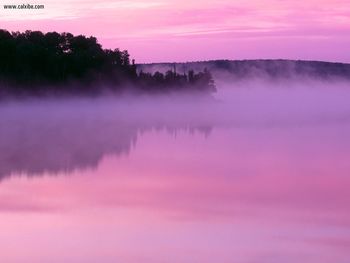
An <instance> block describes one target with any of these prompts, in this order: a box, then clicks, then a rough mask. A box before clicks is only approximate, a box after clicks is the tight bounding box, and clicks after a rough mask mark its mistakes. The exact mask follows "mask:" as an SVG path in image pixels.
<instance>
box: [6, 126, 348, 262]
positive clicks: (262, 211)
mask: <svg viewBox="0 0 350 263" xmlns="http://www.w3.org/2000/svg"><path fill="white" fill-rule="evenodd" d="M316 130H317V132H316ZM349 132H350V126H349V125H347V124H333V125H324V126H319V127H317V129H316V128H315V127H313V126H306V127H294V128H290V127H289V128H281V127H279V128H278V127H277V128H271V127H270V128H220V127H219V128H216V129H214V130H213V132H212V133H211V134H210V136H208V137H206V136H204V135H203V134H196V133H195V134H190V133H188V132H184V131H183V132H179V133H177V134H176V136H174V135H170V134H169V133H166V132H164V131H148V132H145V133H143V134H142V135H139V138H138V143H137V146H136V147H134V148H133V149H132V150H131V152H130V155H128V156H122V157H116V156H114V155H108V156H106V157H105V158H104V159H103V160H102V161H101V162H100V163H99V165H98V167H97V168H96V169H90V170H84V171H80V170H77V171H75V172H72V173H70V174H58V175H57V176H50V175H48V174H47V175H44V176H40V177H31V178H27V177H24V176H22V177H18V176H13V177H11V178H9V179H6V180H4V181H3V182H1V184H0V200H1V201H0V222H1V224H0V233H1V235H0V248H1V249H0V251H1V260H2V261H3V262H9V263H11V262H16V263H17V262H28V259H29V261H30V262H34V263H36V262H68V263H71V262H130V263H133V262H135V263H136V262H208V263H209V262H263V263H264V262H287V263H288V262H308V263H309V262H311V263H316V262H317V263H326V262H327V263H328V262H338V263H343V262H344V263H347V262H349V260H350V254H349V252H348V251H349V248H350V211H349V209H348V206H349V203H350V192H349V191H348V189H349V187H350V177H349V172H348V171H349V170H350V169H349V168H350V164H349V162H348V156H349V154H350V141H349V140H346V138H347V135H346V134H349ZM18 251H20V252H21V253H19V252H18Z"/></svg>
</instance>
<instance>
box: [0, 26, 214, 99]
mask: <svg viewBox="0 0 350 263" xmlns="http://www.w3.org/2000/svg"><path fill="white" fill-rule="evenodd" d="M69 84H74V85H69ZM125 84H131V85H132V86H133V87H136V88H139V89H140V90H143V91H152V92H156V91H169V90H176V89H193V90H200V91H206V92H212V91H215V85H214V82H213V79H212V76H211V74H210V72H209V71H207V70H204V72H199V73H194V72H193V71H189V72H188V74H182V75H181V74H177V73H176V71H175V70H174V72H173V71H172V70H169V71H168V72H166V73H165V74H163V73H160V72H156V73H154V74H151V73H144V72H142V71H141V72H140V73H137V69H136V65H135V64H134V60H133V61H132V63H130V55H129V53H128V51H126V50H123V51H121V50H119V49H114V50H111V49H103V48H102V46H101V45H100V44H99V43H98V41H97V39H96V38H95V37H92V36H91V37H86V36H83V35H77V36H74V35H72V34H71V33H57V32H48V33H42V32H40V31H29V30H27V31H25V32H23V33H20V32H12V33H10V32H8V31H6V30H0V89H8V90H16V92H18V91H23V90H24V91H26V92H40V91H42V90H46V89H55V90H59V91H68V92H70V91H75V92H85V91H92V90H94V91H96V90H98V89H99V87H101V86H108V87H109V88H110V89H113V90H119V89H122V88H124V87H125V86H127V85H125ZM129 86H130V85H129ZM48 87H50V88H48Z"/></svg>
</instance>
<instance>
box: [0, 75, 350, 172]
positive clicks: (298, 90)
mask: <svg viewBox="0 0 350 263" xmlns="http://www.w3.org/2000/svg"><path fill="white" fill-rule="evenodd" d="M217 85H218V92H217V93H215V94H213V96H212V97H208V96H203V97H200V96H198V95H188V94H187V95H169V96H166V95H163V96H160V95H157V96H152V95H147V96H146V95H145V96H135V97H133V96H122V97H113V96H109V97H108V96H105V97H99V98H94V99H93V98H80V99H78V98H67V99H63V98H60V99H57V100H55V99H53V98H46V99H26V100H19V101H7V102H6V101H3V102H1V103H0V149H1V152H0V177H4V176H6V175H10V174H12V173H25V174H36V173H42V172H44V171H49V172H60V171H70V170H74V169H77V168H86V167H96V166H97V165H98V162H99V161H100V160H101V158H102V157H103V156H105V155H108V154H117V155H119V154H128V152H129V151H130V150H131V149H132V147H137V138H138V136H139V134H140V133H143V132H147V131H150V130H153V129H157V130H158V129H164V130H166V131H169V133H171V134H176V132H177V131H179V130H185V131H190V132H198V133H201V134H203V135H204V136H210V132H211V131H212V130H213V129H216V128H224V127H225V128H240V129H246V130H249V129H269V128H273V127H275V128H276V127H278V128H281V129H285V130H292V129H295V128H300V127H307V128H310V129H313V130H314V132H315V134H317V133H318V132H319V130H322V129H324V128H325V127H329V126H336V127H337V129H339V134H342V135H343V136H345V137H344V138H343V139H344V140H346V139H347V135H345V134H344V133H343V132H344V131H345V130H346V131H348V130H349V124H350V103H349V101H350V85H349V83H346V82H330V81H329V82H321V81H316V80H304V81H300V82H297V81H293V82H282V81H278V82H271V81H259V80H252V81H239V82H235V83H228V82H225V81H223V80H218V81H217ZM268 139H273V138H268ZM305 143H307V141H306V142H305ZM344 143H347V142H345V141H344Z"/></svg>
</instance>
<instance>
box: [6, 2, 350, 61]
mask: <svg viewBox="0 0 350 263" xmlns="http://www.w3.org/2000/svg"><path fill="white" fill-rule="evenodd" d="M21 3H22V2H18V1H17V0H7V2H6V4H21ZM28 3H31V4H44V5H45V9H44V10H11V11H9V10H4V9H3V7H1V9H0V27H1V28H4V29H7V30H11V31H15V30H20V31H22V30H26V29H31V30H42V31H59V32H63V31H69V32H72V33H74V34H85V35H94V36H96V37H97V38H98V39H99V41H100V43H102V45H103V46H104V47H106V48H116V47H119V48H121V49H128V50H129V52H130V53H131V56H132V57H133V58H135V59H136V61H137V62H161V61H193V60H208V59H254V58H286V59H306V60H327V61H340V62H350V48H349V47H350V34H349V33H350V1H349V0H305V1H294V0H284V1H281V0H250V1H246V0H205V1H203V0H133V1H127V0H122V1H118V0H117V1H112V0H101V1H92V0H63V1H53V0H41V1H40V2H37V1H35V2H30V1H29V2H28Z"/></svg>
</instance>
